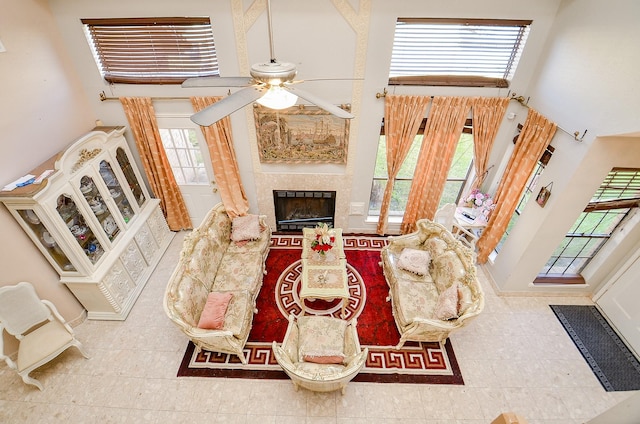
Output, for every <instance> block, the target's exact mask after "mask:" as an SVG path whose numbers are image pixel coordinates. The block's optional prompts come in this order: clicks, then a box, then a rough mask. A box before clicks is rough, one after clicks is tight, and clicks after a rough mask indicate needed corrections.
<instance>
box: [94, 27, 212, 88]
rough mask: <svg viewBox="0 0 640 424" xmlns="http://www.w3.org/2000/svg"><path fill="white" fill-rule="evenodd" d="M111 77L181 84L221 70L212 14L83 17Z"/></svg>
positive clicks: (106, 75)
mask: <svg viewBox="0 0 640 424" xmlns="http://www.w3.org/2000/svg"><path fill="white" fill-rule="evenodd" d="M82 23H83V24H84V27H85V31H86V34H87V39H88V40H89V44H90V46H91V48H92V50H93V54H94V58H95V60H96V63H97V65H98V68H99V70H100V72H101V74H102V76H103V78H104V79H105V80H106V81H109V82H111V83H130V84H131V83H135V84H180V83H182V81H184V80H185V79H187V78H191V77H199V76H216V75H219V71H218V58H217V55H216V49H215V43H214V40H213V31H212V28H211V22H210V20H209V18H200V17H195V18H190V17H182V18H181V17H167V18H126V19H82Z"/></svg>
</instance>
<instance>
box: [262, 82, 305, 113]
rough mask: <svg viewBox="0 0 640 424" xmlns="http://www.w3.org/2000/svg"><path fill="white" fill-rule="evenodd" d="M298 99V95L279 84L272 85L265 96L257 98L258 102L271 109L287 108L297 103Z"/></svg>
mask: <svg viewBox="0 0 640 424" xmlns="http://www.w3.org/2000/svg"><path fill="white" fill-rule="evenodd" d="M297 101H298V96H296V95H295V94H293V93H291V92H290V91H287V90H285V89H284V88H282V87H280V86H279V85H272V86H271V87H269V89H268V90H267V92H266V93H265V94H264V96H262V97H260V98H259V99H258V100H256V102H258V103H260V104H261V105H262V106H265V107H268V108H269V109H286V108H288V107H291V106H293V105H295V104H296V102H297Z"/></svg>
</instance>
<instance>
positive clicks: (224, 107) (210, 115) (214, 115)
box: [191, 85, 266, 127]
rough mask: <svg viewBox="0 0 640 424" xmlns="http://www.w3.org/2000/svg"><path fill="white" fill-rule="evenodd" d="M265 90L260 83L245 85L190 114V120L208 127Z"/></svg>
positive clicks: (256, 97) (259, 95)
mask: <svg viewBox="0 0 640 424" xmlns="http://www.w3.org/2000/svg"><path fill="white" fill-rule="evenodd" d="M265 91H266V88H265V87H264V86H261V85H253V86H250V87H245V88H243V89H242V90H239V91H236V92H235V93H233V94H231V95H230V96H228V97H225V98H224V99H222V100H220V101H218V102H216V103H214V104H212V105H210V106H207V107H206V108H204V109H202V110H201V111H200V112H197V113H195V114H193V115H191V120H192V121H193V122H195V123H196V124H198V125H201V126H203V127H208V126H209V125H213V124H214V123H216V122H218V121H219V120H221V119H222V118H224V117H225V116H227V115H230V114H232V113H233V112H235V111H236V110H238V109H240V108H242V107H244V106H246V105H248V104H249V103H252V102H255V101H256V100H258V99H259V98H260V97H262V95H263V94H264V92H265Z"/></svg>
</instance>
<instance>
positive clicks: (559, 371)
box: [0, 234, 634, 424]
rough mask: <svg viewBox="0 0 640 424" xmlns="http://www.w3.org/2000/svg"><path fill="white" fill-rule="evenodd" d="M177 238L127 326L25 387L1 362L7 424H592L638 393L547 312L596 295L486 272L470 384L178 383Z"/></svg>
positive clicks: (468, 337)
mask: <svg viewBox="0 0 640 424" xmlns="http://www.w3.org/2000/svg"><path fill="white" fill-rule="evenodd" d="M183 235H184V234H178V235H177V236H176V237H175V239H174V241H173V243H172V245H171V246H170V247H169V250H168V251H167V253H166V254H165V259H164V260H163V261H162V262H161V263H160V265H159V266H158V268H157V269H156V271H155V272H154V274H153V275H152V277H151V279H150V280H149V282H148V284H147V286H146V288H145V290H144V291H143V293H142V295H141V296H140V298H139V299H138V301H137V303H136V304H135V306H134V308H133V310H132V311H131V314H130V315H129V317H128V318H127V320H126V321H124V322H109V321H86V322H84V323H82V324H81V325H79V326H78V327H76V333H77V336H78V338H79V339H80V340H81V341H82V342H83V344H84V345H85V347H86V349H87V350H88V351H89V353H90V355H91V359H88V360H87V359H84V358H83V357H82V356H81V355H80V354H79V353H78V352H77V351H76V350H75V349H73V348H72V349H69V350H67V351H66V352H65V353H63V354H62V355H61V356H59V357H58V358H57V359H56V360H54V361H53V362H52V363H50V364H49V365H46V366H44V367H42V368H40V369H39V370H38V371H37V372H36V373H34V376H36V378H38V379H40V381H42V383H43V384H44V386H45V390H44V391H43V392H40V391H39V390H38V389H37V388H35V387H33V386H27V385H25V384H23V383H22V380H21V379H20V378H19V377H18V376H17V375H16V374H15V373H14V372H12V371H11V370H9V369H8V368H7V367H6V365H4V363H3V364H2V365H0V422H2V423H169V422H171V423H192V422H207V423H285V424H286V423H296V424H297V423H307V424H313V423H322V424H325V423H336V424H337V423H345V424H346V423H350V424H352V423H355V424H358V423H363V424H364V423H403V424H404V423H425V424H436V423H458V424H462V423H464V424H476V423H477V424H487V423H490V422H491V421H492V420H493V419H494V418H495V417H496V416H498V415H499V414H500V413H502V412H505V411H514V412H517V413H518V414H520V415H522V416H523V417H525V418H526V419H527V420H528V422H529V423H531V424H534V423H545V424H552V423H553V424H567V423H584V422H585V421H587V420H589V419H590V418H592V417H594V416H596V415H598V414H599V413H601V412H602V411H604V410H606V409H608V408H610V407H611V406H613V405H615V404H616V403H618V402H620V401H622V400H623V399H625V398H627V397H628V396H630V395H631V394H633V393H634V392H614V393H607V392H605V391H604V389H602V387H601V385H600V383H599V382H598V380H597V379H596V378H595V376H594V375H593V374H592V372H591V371H590V369H589V367H588V366H587V364H586V362H585V361H584V359H583V358H582V356H581V355H580V353H579V352H578V350H577V349H576V348H575V346H574V345H573V343H572V342H571V340H570V339H569V337H568V336H567V335H566V334H565V332H564V330H563V328H562V327H561V325H560V324H559V323H558V321H557V320H556V318H555V316H554V315H553V313H552V312H551V310H550V308H549V307H548V305H549V304H554V303H558V304H561V303H574V304H576V303H580V304H588V303H590V300H589V299H588V298H576V297H572V298H557V297H540V298H534V297H504V298H503V297H498V296H496V295H495V294H494V291H493V290H492V288H491V286H490V285H489V284H488V283H487V281H486V278H485V276H484V274H483V273H482V271H481V270H479V274H480V279H481V281H482V283H483V287H484V289H485V293H486V307H485V310H484V312H483V313H482V314H481V315H480V316H479V317H478V318H477V319H476V320H475V321H474V322H472V323H471V324H470V325H469V326H467V327H466V328H465V329H463V330H461V331H459V332H457V333H455V334H453V335H452V337H451V338H452V343H453V347H454V349H455V354H456V357H457V359H458V362H459V364H460V368H461V370H462V375H463V377H464V380H465V384H464V386H451V385H413V384H374V383H350V385H349V386H348V388H347V393H346V395H344V396H342V395H340V392H335V393H324V394H320V393H312V392H308V391H305V390H301V391H299V392H296V391H294V390H293V386H292V384H291V383H290V382H289V381H287V380H281V381H269V380H243V379H215V378H192V377H190V378H177V377H176V372H177V370H178V365H179V364H180V360H181V359H182V356H183V353H184V350H185V348H186V345H187V339H186V337H184V336H183V335H182V333H180V331H178V329H177V328H176V327H174V325H173V324H172V323H171V322H170V321H169V319H168V318H167V317H166V315H165V314H164V311H163V309H162V296H163V294H164V287H165V285H166V282H167V280H168V278H169V276H170V274H171V272H172V271H173V268H174V264H175V261H176V259H177V257H178V254H179V251H180V248H181V245H182V237H183Z"/></svg>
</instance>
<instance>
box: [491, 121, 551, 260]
mask: <svg viewBox="0 0 640 424" xmlns="http://www.w3.org/2000/svg"><path fill="white" fill-rule="evenodd" d="M521 130H522V124H518V133H517V134H516V136H515V137H514V139H513V143H514V144H515V143H516V141H517V140H518V137H519V136H520V131H521ZM555 150H556V149H555V148H554V147H553V146H551V145H549V146H547V148H546V149H545V151H544V152H543V153H542V156H541V157H540V159H539V160H538V163H537V164H536V167H535V168H534V170H533V172H532V173H531V176H530V177H529V181H528V182H527V185H526V186H525V188H524V192H523V193H522V196H521V197H520V201H518V205H517V206H516V210H515V211H513V215H511V219H510V220H509V224H507V229H506V230H505V232H504V234H503V235H502V237H501V238H500V241H499V242H498V244H497V245H496V247H495V248H494V251H495V252H496V253H498V252H500V249H501V248H502V245H503V244H504V242H505V241H506V240H507V237H509V233H510V232H511V229H512V228H513V227H514V226H515V225H516V222H518V218H520V215H521V214H522V211H523V210H524V207H525V206H526V205H527V202H529V199H530V198H531V196H532V195H533V192H534V190H535V189H536V185H537V183H538V179H539V178H540V175H542V171H544V168H545V167H546V166H547V164H548V163H549V160H551V156H552V155H553V152H554V151H555Z"/></svg>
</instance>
